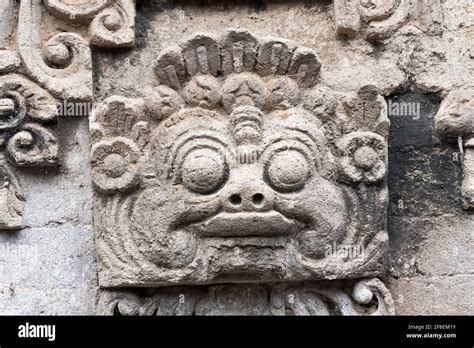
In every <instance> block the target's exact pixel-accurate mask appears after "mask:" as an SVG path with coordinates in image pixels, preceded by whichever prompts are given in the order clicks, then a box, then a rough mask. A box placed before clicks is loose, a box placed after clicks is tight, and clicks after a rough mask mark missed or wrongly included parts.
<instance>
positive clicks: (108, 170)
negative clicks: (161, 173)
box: [91, 137, 140, 193]
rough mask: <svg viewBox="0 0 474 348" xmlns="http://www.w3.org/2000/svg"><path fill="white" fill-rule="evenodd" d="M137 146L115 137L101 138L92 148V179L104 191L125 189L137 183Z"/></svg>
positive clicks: (111, 191) (112, 191)
mask: <svg viewBox="0 0 474 348" xmlns="http://www.w3.org/2000/svg"><path fill="white" fill-rule="evenodd" d="M139 156H140V154H139V149H138V146H137V145H136V144H135V143H134V142H133V141H131V140H129V139H127V138H123V137H117V138H113V139H110V140H103V141H100V142H98V143H97V144H95V145H94V146H93V148H92V154H91V161H92V168H93V169H92V181H93V183H94V185H95V187H96V188H97V189H99V190H100V191H102V192H104V193H114V192H116V191H122V192H123V191H127V190H129V189H131V188H133V187H135V186H136V185H137V184H138V159H139Z"/></svg>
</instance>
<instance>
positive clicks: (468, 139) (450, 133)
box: [435, 89, 474, 209]
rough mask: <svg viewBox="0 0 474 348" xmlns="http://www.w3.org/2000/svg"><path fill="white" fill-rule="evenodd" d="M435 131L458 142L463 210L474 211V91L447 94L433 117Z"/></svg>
mask: <svg viewBox="0 0 474 348" xmlns="http://www.w3.org/2000/svg"><path fill="white" fill-rule="evenodd" d="M435 125H436V130H437V131H438V133H440V134H441V135H444V136H446V137H447V138H449V137H451V138H455V139H457V140H458V143H459V148H460V154H461V157H462V163H463V165H462V168H463V179H462V187H461V194H462V196H463V201H464V208H466V209H474V90H473V89H464V90H453V91H451V92H449V93H448V94H447V96H446V98H445V99H444V100H443V103H442V104H441V106H440V109H439V111H438V113H437V114H436V117H435Z"/></svg>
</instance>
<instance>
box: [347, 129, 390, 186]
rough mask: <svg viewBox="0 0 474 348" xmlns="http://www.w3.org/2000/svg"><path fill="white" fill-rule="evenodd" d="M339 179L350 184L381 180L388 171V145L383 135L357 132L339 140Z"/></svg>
mask: <svg viewBox="0 0 474 348" xmlns="http://www.w3.org/2000/svg"><path fill="white" fill-rule="evenodd" d="M338 148H339V150H340V154H341V156H340V158H339V161H338V167H339V179H340V180H341V181H344V182H347V183H349V184H355V183H360V182H365V183H367V184H375V183H377V182H380V181H381V180H382V179H383V178H384V176H385V174H386V172H387V165H386V161H387V145H386V144H385V140H384V138H383V137H382V136H380V135H378V134H375V133H372V132H355V133H351V134H348V135H346V136H344V137H343V138H342V139H341V140H340V141H339V142H338Z"/></svg>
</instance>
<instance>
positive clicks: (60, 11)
mask: <svg viewBox="0 0 474 348" xmlns="http://www.w3.org/2000/svg"><path fill="white" fill-rule="evenodd" d="M45 6H46V7H47V8H48V9H49V11H50V12H51V13H53V14H54V15H56V16H58V17H59V18H62V19H64V20H66V21H68V22H72V23H80V24H89V31H90V36H91V44H93V45H95V46H99V47H106V48H111V47H133V45H134V44H135V2H134V1H133V0H119V1H110V0H90V1H87V2H85V3H84V2H81V3H74V2H73V1H67V0H45Z"/></svg>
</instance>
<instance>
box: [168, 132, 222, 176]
mask: <svg viewBox="0 0 474 348" xmlns="http://www.w3.org/2000/svg"><path fill="white" fill-rule="evenodd" d="M196 148H210V149H214V150H216V151H217V152H220V153H221V154H222V156H223V157H224V156H225V158H228V157H227V156H228V155H229V150H228V148H229V143H228V141H227V139H226V137H225V136H223V135H222V134H219V133H217V132H212V133H211V132H209V130H206V131H201V132H196V131H195V130H193V131H192V132H191V131H190V130H189V131H186V132H185V133H182V134H180V135H179V136H178V138H176V139H175V141H174V142H173V146H172V148H171V149H170V150H169V152H168V154H169V156H168V157H167V159H166V164H167V167H168V176H172V174H174V173H175V172H176V170H177V169H178V168H179V167H180V166H181V163H182V162H183V160H184V158H185V157H186V155H187V154H188V153H190V152H191V151H193V150H194V149H196Z"/></svg>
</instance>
